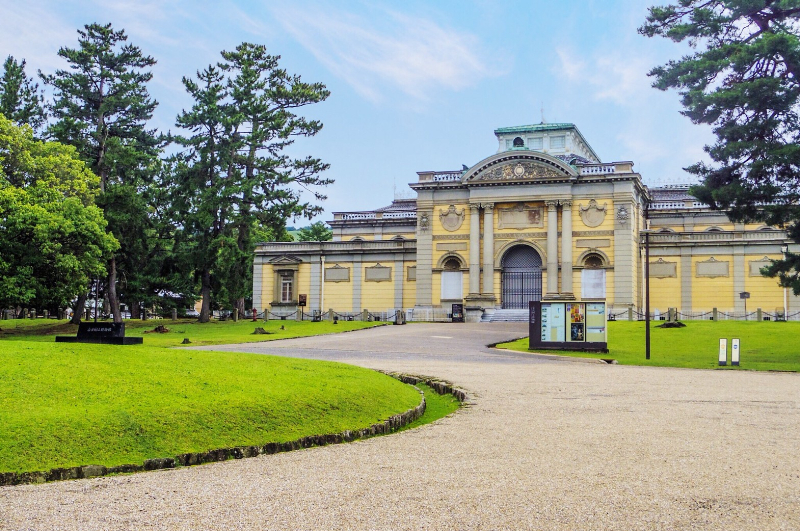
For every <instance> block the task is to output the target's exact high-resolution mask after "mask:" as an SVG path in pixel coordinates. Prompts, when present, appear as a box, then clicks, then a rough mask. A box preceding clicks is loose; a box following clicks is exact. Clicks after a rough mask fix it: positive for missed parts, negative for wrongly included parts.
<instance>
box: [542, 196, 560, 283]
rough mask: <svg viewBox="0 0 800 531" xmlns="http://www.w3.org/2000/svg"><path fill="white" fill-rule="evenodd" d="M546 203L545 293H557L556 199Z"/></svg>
mask: <svg viewBox="0 0 800 531" xmlns="http://www.w3.org/2000/svg"><path fill="white" fill-rule="evenodd" d="M544 204H545V205H547V294H546V295H545V296H546V297H551V296H555V295H557V294H558V210H556V208H557V207H558V201H545V202H544Z"/></svg>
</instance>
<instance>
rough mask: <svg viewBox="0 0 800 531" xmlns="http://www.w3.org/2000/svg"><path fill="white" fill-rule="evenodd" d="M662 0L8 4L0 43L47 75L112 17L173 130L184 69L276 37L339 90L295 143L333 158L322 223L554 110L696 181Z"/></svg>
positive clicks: (283, 50)
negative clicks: (667, 86)
mask: <svg viewBox="0 0 800 531" xmlns="http://www.w3.org/2000/svg"><path fill="white" fill-rule="evenodd" d="M653 3H664V2H657V1H654V0H604V1H599V0H598V1H592V0H588V1H578V0H570V1H559V2H550V1H542V0H528V1H506V2H497V1H488V0H487V1H481V0H476V1H467V0H461V1H438V2H424V1H413V0H412V1H405V2H334V1H329V2H306V1H302V0H295V1H290V2H282V1H262V2H255V1H244V0H241V1H229V2H225V1H222V2H211V1H196V2H195V1H180V0H177V1H171V0H159V1H153V0H134V1H127V0H125V1H121V0H103V1H91V0H83V1H69V2H63V1H59V2H56V1H36V0H32V1H28V2H16V1H11V0H2V8H0V13H2V16H0V54H2V56H3V57H5V56H6V55H9V54H10V55H13V56H15V57H16V58H18V59H22V58H24V59H26V60H27V61H28V73H29V75H31V74H33V73H34V72H35V71H36V70H37V69H41V70H42V71H43V72H46V73H50V72H53V71H54V70H55V69H56V68H63V67H64V66H65V65H64V63H63V62H62V61H61V60H60V58H58V56H57V55H56V52H57V50H58V48H59V47H61V46H68V47H75V46H76V45H77V33H76V29H77V28H79V27H81V26H82V25H83V24H86V23H89V22H100V23H106V22H111V23H112V24H113V25H114V27H115V28H117V29H119V28H124V29H125V31H126V33H127V34H128V35H129V42H131V43H133V44H135V45H137V46H139V47H140V48H142V49H143V51H144V52H145V53H147V54H149V55H152V56H153V57H155V58H156V59H157V60H158V65H157V66H156V67H155V69H154V76H155V77H154V80H153V82H152V84H151V86H150V92H151V94H152V95H153V96H154V97H155V98H156V99H157V100H158V101H159V103H160V105H159V107H158V109H157V111H156V116H155V119H154V124H153V125H154V126H156V127H158V128H159V129H162V130H169V129H172V130H173V131H174V130H175V127H174V122H175V116H176V115H177V114H178V112H179V111H180V110H181V109H184V108H188V107H189V106H190V105H191V101H190V100H189V98H188V96H187V95H186V94H185V92H184V90H183V86H182V84H181V77H182V76H186V75H188V76H192V75H194V73H195V72H196V71H197V70H198V69H201V68H203V67H205V66H207V65H208V64H209V63H213V62H216V61H217V60H218V58H219V52H220V50H223V49H232V48H234V47H235V46H236V45H237V44H239V43H240V42H242V41H250V42H257V43H262V44H265V45H266V46H267V47H268V50H269V51H270V53H273V54H277V55H281V56H282V60H281V64H282V66H283V67H284V68H286V69H287V70H288V71H289V72H292V73H296V74H300V75H301V76H302V77H303V78H304V80H306V81H320V82H323V83H325V84H326V85H327V86H328V88H329V89H330V90H331V97H330V98H329V99H328V100H327V101H326V102H324V103H322V104H319V105H316V106H311V107H307V108H306V109H305V114H306V116H308V117H311V118H316V119H319V120H321V121H322V122H323V123H324V124H325V126H324V128H323V130H322V131H321V132H320V134H319V135H317V136H316V137H314V138H312V139H305V140H300V141H298V143H297V144H296V145H295V146H293V148H292V152H293V154H296V155H305V154H311V155H314V156H319V157H321V158H322V159H323V160H324V161H325V162H328V163H330V164H331V169H330V170H329V171H328V172H327V176H328V177H331V178H333V179H335V180H336V183H335V184H334V185H332V186H330V187H328V189H327V190H326V193H327V195H328V200H327V201H326V202H325V204H324V206H325V209H326V213H325V214H323V215H322V216H320V218H319V219H323V220H325V219H330V218H331V216H330V212H334V211H342V210H361V209H372V208H376V207H379V206H384V205H386V204H388V203H389V202H391V200H392V198H393V197H394V193H395V192H394V191H395V189H396V190H397V191H398V192H403V193H407V192H410V191H409V190H408V187H407V186H406V183H409V182H413V181H416V178H417V176H416V172H417V171H423V170H455V169H459V168H461V165H462V164H466V165H467V166H471V165H472V164H474V163H476V162H478V161H479V160H481V159H483V158H484V157H487V156H489V155H491V154H492V153H494V152H495V150H496V148H497V144H496V141H495V138H494V135H493V133H492V132H493V130H494V129H495V128H497V127H504V126H512V125H522V124H530V123H539V122H540V121H541V119H542V108H543V109H544V117H545V119H546V120H547V121H549V122H572V123H575V124H576V125H577V126H578V128H579V129H580V130H581V132H582V133H583V135H584V137H585V138H586V139H587V140H588V141H589V143H590V144H591V145H592V147H593V148H594V150H595V151H596V152H597V153H598V154H599V156H600V157H601V159H602V160H603V161H617V160H632V161H633V162H634V163H635V166H634V168H635V169H636V170H638V171H639V172H640V173H641V174H642V176H643V178H644V180H645V183H646V184H649V185H658V184H674V183H682V182H688V181H689V175H688V174H686V173H685V172H684V171H683V170H682V168H683V167H685V166H688V165H689V164H692V163H694V162H697V161H698V160H701V159H703V158H704V153H703V149H702V147H703V145H704V144H708V143H710V142H711V141H712V138H713V137H712V135H711V132H710V130H709V129H708V128H705V127H700V126H696V125H693V124H691V123H690V122H689V120H688V119H686V118H685V117H683V116H681V115H680V114H679V111H680V104H679V97H678V95H677V94H676V93H675V92H661V91H658V90H656V89H653V88H651V87H650V80H649V79H648V78H647V76H646V73H647V71H648V70H649V69H650V68H652V67H653V66H656V65H659V64H662V63H664V62H665V61H667V60H669V59H671V58H678V57H679V56H680V55H682V54H685V53H687V49H686V48H685V47H683V46H681V45H677V44H674V43H672V42H669V41H666V40H663V39H646V38H644V37H641V36H639V35H638V34H637V33H636V28H637V27H638V26H639V25H641V23H642V22H643V21H644V17H645V15H646V11H647V7H648V6H649V5H652V4H653ZM305 223H306V222H305V221H303V220H298V221H297V225H304V224H305Z"/></svg>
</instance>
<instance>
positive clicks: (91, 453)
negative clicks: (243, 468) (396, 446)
mask: <svg viewBox="0 0 800 531" xmlns="http://www.w3.org/2000/svg"><path fill="white" fill-rule="evenodd" d="M230 324H238V325H242V330H241V331H238V332H236V333H238V334H240V335H242V336H245V337H246V336H249V334H250V333H251V332H252V329H253V325H252V323H226V324H225V326H226V327H228V326H229V325H230ZM271 324H272V323H266V325H271ZM283 324H286V325H287V326H286V328H287V331H291V330H292V328H293V326H292V325H294V324H296V325H318V324H320V323H288V324H287V323H283ZM342 324H344V323H342ZM149 326H150V327H152V323H149ZM212 326H213V325H212ZM339 326H341V325H339ZM176 328H177V330H176ZM209 328H211V327H209ZM231 328H235V327H230V328H227V330H229V331H230V330H231ZM172 329H173V330H174V331H175V332H170V333H166V334H158V335H157V337H153V336H148V338H147V339H146V340H145V341H146V342H147V343H155V342H156V341H157V340H159V339H161V340H165V338H170V341H169V343H170V344H172V343H179V342H180V339H182V338H183V337H191V338H192V342H193V343H196V344H204V341H215V340H217V338H216V337H214V338H213V339H211V338H210V337H208V336H204V334H205V332H204V331H203V332H201V330H200V329H196V330H194V332H189V331H187V330H191V324H189V323H186V324H181V325H179V326H177V327H175V326H173V327H172ZM219 330H225V329H223V328H220V329H219ZM176 332H177V333H176ZM234 332H235V331H230V332H229V333H231V334H232V333H234ZM59 333H61V332H59ZM221 335H226V334H225V333H223V334H221ZM276 335H277V334H276ZM171 336H174V337H171ZM151 337H152V340H151ZM250 337H252V336H250ZM270 337H274V336H270ZM18 339H22V338H21V337H20V338H18ZM49 341H52V339H49ZM219 341H220V342H223V341H222V340H219ZM165 342H166V341H165ZM147 343H146V344H145V345H142V346H135V347H124V348H120V347H115V346H110V345H109V346H103V345H82V344H64V343H58V344H57V343H50V342H47V343H43V342H40V341H24V340H17V341H8V340H5V341H2V348H0V426H2V429H0V472H1V471H6V472H21V471H32V470H45V469H49V468H53V467H70V466H78V465H85V464H100V465H104V466H118V465H121V464H125V463H141V462H142V461H143V460H145V459H150V458H156V457H168V456H174V455H176V454H180V453H186V452H201V451H206V450H209V449H212V448H221V447H229V446H243V445H259V444H265V443H267V442H283V441H289V440H294V439H297V438H299V437H303V436H306V435H315V434H324V433H335V432H341V431H343V430H352V429H357V428H363V427H366V426H369V425H370V424H372V423H374V422H377V421H380V420H384V419H386V418H388V417H390V416H391V415H394V414H397V413H400V412H403V411H406V410H408V409H410V408H412V407H414V406H416V405H417V404H418V403H419V393H418V392H417V391H416V390H415V389H414V388H413V387H411V386H408V385H405V384H402V383H401V382H399V381H397V380H394V379H392V378H390V377H388V376H385V375H383V374H379V373H376V372H373V371H370V370H366V369H362V368H358V367H353V366H349V365H344V364H339V363H330V362H320V361H311V360H300V359H291V358H280V357H273V356H261V355H253V354H239V353H225V352H205V351H189V350H179V349H165V348H159V347H157V346H152V345H148V344H147Z"/></svg>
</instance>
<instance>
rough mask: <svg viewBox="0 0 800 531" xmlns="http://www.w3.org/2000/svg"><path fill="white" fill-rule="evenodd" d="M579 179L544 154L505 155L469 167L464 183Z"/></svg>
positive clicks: (574, 171) (557, 160) (569, 168)
mask: <svg viewBox="0 0 800 531" xmlns="http://www.w3.org/2000/svg"><path fill="white" fill-rule="evenodd" d="M577 176H578V172H577V171H576V170H575V168H573V167H572V166H570V165H569V164H567V163H566V162H564V161H562V160H559V159H557V158H555V157H551V156H550V155H547V154H545V153H539V152H535V151H531V152H524V153H521V152H513V153H512V152H503V153H497V154H495V155H492V156H491V157H489V158H487V159H484V160H483V161H481V162H479V163H478V164H476V165H475V166H473V167H472V168H470V169H469V170H468V171H467V173H466V174H465V175H464V177H463V179H462V181H463V182H465V183H471V184H484V183H485V184H489V183H509V182H530V181H549V180H562V179H572V178H576V177H577Z"/></svg>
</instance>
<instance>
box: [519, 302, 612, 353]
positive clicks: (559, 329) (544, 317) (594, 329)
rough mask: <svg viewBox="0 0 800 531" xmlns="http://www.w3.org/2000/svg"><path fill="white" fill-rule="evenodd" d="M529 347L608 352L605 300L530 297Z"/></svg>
mask: <svg viewBox="0 0 800 531" xmlns="http://www.w3.org/2000/svg"><path fill="white" fill-rule="evenodd" d="M529 312H530V315H529V327H530V336H529V343H530V348H531V349H532V350H533V349H538V348H542V349H564V350H587V351H594V352H598V351H599V352H608V343H607V325H606V304H605V302H597V301H592V302H580V301H575V302H560V301H559V302H557V301H544V302H540V301H531V303H530V307H529Z"/></svg>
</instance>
